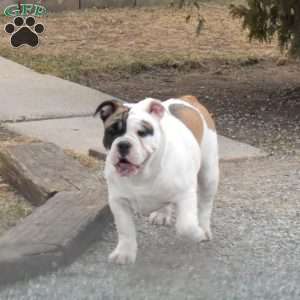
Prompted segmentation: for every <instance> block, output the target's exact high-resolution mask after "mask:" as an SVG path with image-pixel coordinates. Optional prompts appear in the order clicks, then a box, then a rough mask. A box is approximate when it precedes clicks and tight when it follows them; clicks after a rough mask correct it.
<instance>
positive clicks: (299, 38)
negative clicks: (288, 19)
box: [290, 1, 300, 58]
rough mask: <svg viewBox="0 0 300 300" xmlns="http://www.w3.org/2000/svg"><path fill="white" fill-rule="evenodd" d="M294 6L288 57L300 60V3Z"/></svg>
mask: <svg viewBox="0 0 300 300" xmlns="http://www.w3.org/2000/svg"><path fill="white" fill-rule="evenodd" d="M297 2H298V3H297V4H296V6H295V23H294V26H293V29H292V30H293V39H292V41H291V47H290V56H292V57H298V58H300V1H297Z"/></svg>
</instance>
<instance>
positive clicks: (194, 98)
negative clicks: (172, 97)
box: [179, 95, 216, 131]
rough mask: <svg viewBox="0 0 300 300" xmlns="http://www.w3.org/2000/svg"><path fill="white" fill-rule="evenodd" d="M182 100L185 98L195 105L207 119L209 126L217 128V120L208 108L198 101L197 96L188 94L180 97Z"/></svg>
mask: <svg viewBox="0 0 300 300" xmlns="http://www.w3.org/2000/svg"><path fill="white" fill-rule="evenodd" d="M179 99H180V100H183V101H185V102H187V103H189V104H190V105H193V106H194V107H195V108H196V109H198V110H199V112H200V113H201V115H202V116H203V118H204V119H205V122H206V124H207V127H208V128H210V129H212V130H214V131H215V130H216V126H215V122H214V120H213V118H212V116H211V114H210V113H209V112H208V110H207V109H206V108H205V107H204V106H203V105H202V104H201V103H200V102H199V101H198V99H197V98H196V97H195V96H191V95H186V96H182V97H179Z"/></svg>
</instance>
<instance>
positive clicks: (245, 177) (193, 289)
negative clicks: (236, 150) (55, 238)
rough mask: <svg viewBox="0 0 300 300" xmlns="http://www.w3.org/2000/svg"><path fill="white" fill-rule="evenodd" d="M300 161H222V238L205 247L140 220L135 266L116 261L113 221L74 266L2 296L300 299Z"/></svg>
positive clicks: (216, 225) (218, 227) (218, 234)
mask: <svg viewBox="0 0 300 300" xmlns="http://www.w3.org/2000/svg"><path fill="white" fill-rule="evenodd" d="M299 182H300V160H299V158H298V157H296V156H291V157H284V158H279V157H271V158H264V159H257V160H251V161H245V162H226V163H223V164H222V179H221V185H220V190H219V193H218V197H217V200H216V202H215V204H216V207H215V211H214V216H213V232H214V239H213V241H211V242H208V243H202V244H200V245H194V244H187V243H186V242H184V241H181V240H179V239H178V238H176V237H174V236H175V233H174V229H173V228H163V227H156V226H152V225H150V224H148V222H147V220H146V219H145V218H138V220H137V223H138V231H139V246H140V249H139V253H138V258H137V262H136V264H135V265H133V266H125V267H123V266H122V267H120V266H113V265H110V264H108V263H107V255H108V254H109V252H110V251H111V250H112V249H113V247H114V245H115V242H116V233H115V230H114V226H113V225H112V224H107V226H106V228H104V230H103V234H101V236H100V234H99V241H98V242H97V243H96V244H95V245H94V246H93V248H91V249H90V250H89V251H88V253H86V254H85V255H83V256H82V257H81V259H79V260H78V261H77V262H75V263H74V264H73V265H71V266H70V267H68V268H66V269H64V270H61V271H59V272H57V273H54V274H50V275H47V276H42V277H39V278H36V279H33V280H31V281H29V282H22V283H18V284H16V285H14V286H10V287H8V288H6V289H4V290H2V291H1V293H0V299H18V300H21V299H43V300H46V299H49V300H50V299H51V300H54V299H59V300H63V299H72V300H74V299H209V300H211V299H218V300H220V299H239V300H241V299H249V300H250V299H251V300H252V299H285V300H289V299H299V298H300V285H299V282H300V201H299V200H300V186H299Z"/></svg>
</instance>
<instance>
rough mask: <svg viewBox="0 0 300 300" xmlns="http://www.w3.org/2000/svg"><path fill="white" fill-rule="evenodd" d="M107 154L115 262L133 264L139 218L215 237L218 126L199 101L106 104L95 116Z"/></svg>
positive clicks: (191, 234)
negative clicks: (100, 123)
mask: <svg viewBox="0 0 300 300" xmlns="http://www.w3.org/2000/svg"><path fill="white" fill-rule="evenodd" d="M96 113H99V114H100V117H101V119H102V120H103V122H104V126H105V134H104V140H103V143H104V146H105V147H106V149H107V150H108V154H107V159H106V165H105V176H106V179H107V183H108V190H109V205H110V208H111V210H112V213H113V215H114V219H115V223H116V226H117V231H118V238H119V241H118V245H117V247H116V248H115V250H114V251H113V252H112V253H111V254H110V257H109V259H110V261H112V262H115V263H120V264H125V263H133V262H134V261H135V259H136V253H137V242H136V231H135V225H134V221H133V212H134V211H138V212H140V213H143V214H148V215H149V214H150V220H151V222H152V223H156V224H169V223H171V219H172V214H173V208H175V212H176V214H175V216H176V230H177V232H178V234H179V235H181V236H185V237H188V238H190V239H192V240H194V241H197V242H200V241H204V240H208V239H210V238H211V229H210V218H211V212H212V207H213V199H214V196H215V194H216V191H217V186H218V179H219V163H218V145H217V134H216V131H215V126H214V122H213V120H212V118H211V116H210V114H209V113H208V111H207V110H206V109H205V108H204V107H203V106H202V105H201V104H200V103H199V102H198V100H197V99H196V98H195V97H193V96H184V97H181V98H180V99H170V100H167V101H165V102H160V101H159V100H156V99H152V98H146V99H145V100H143V101H141V102H139V103H137V104H134V105H131V104H130V105H129V104H124V103H123V102H120V101H118V100H112V101H106V102H104V103H102V104H101V105H100V106H99V107H98V108H97V110H96Z"/></svg>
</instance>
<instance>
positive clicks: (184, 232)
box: [177, 226, 209, 243]
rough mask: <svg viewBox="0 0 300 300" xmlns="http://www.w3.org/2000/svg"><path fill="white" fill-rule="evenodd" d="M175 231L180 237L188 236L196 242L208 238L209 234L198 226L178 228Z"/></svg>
mask: <svg viewBox="0 0 300 300" xmlns="http://www.w3.org/2000/svg"><path fill="white" fill-rule="evenodd" d="M177 232H178V234H179V235H180V236H181V237H184V238H188V239H190V240H192V241H195V242H198V243H199V242H203V241H207V240H209V236H208V235H207V233H206V232H205V231H204V230H203V229H202V227H200V226H189V227H185V228H178V229H177Z"/></svg>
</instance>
